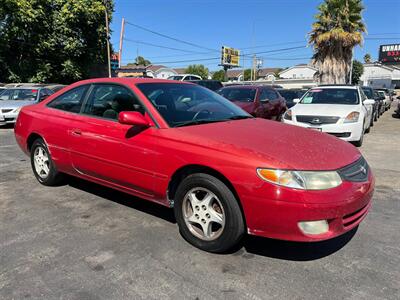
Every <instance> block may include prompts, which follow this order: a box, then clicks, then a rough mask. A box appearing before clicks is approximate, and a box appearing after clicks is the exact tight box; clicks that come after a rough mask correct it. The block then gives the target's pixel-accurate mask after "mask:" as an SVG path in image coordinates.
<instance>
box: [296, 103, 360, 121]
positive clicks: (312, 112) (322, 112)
mask: <svg viewBox="0 0 400 300" xmlns="http://www.w3.org/2000/svg"><path fill="white" fill-rule="evenodd" d="M291 110H292V113H293V114H294V115H308V116H337V117H342V118H345V117H346V116H347V115H348V114H349V113H351V112H352V111H358V112H359V111H360V105H346V104H301V103H298V104H296V105H295V106H293V107H292V108H291Z"/></svg>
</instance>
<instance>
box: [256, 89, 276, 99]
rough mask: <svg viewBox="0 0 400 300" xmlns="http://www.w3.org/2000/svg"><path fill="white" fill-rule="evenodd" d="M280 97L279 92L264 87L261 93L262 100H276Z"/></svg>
mask: <svg viewBox="0 0 400 300" xmlns="http://www.w3.org/2000/svg"><path fill="white" fill-rule="evenodd" d="M276 99H278V94H277V93H276V92H275V91H274V90H271V89H263V90H262V92H261V95H260V100H261V101H265V100H276Z"/></svg>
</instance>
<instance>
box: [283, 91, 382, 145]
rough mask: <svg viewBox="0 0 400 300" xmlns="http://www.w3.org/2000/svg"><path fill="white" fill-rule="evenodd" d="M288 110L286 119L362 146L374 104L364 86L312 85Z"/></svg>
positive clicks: (290, 122) (287, 121) (284, 117)
mask: <svg viewBox="0 0 400 300" xmlns="http://www.w3.org/2000/svg"><path fill="white" fill-rule="evenodd" d="M293 101H294V102H295V103H297V104H296V105H295V106H293V107H292V108H291V109H289V110H287V111H286V113H285V114H284V116H283V122H284V123H287V124H293V125H297V126H301V127H307V128H310V129H314V130H319V131H322V132H326V133H329V134H331V135H334V136H336V137H339V138H341V139H343V140H345V141H351V142H353V143H354V144H355V145H356V146H361V145H362V142H363V139H364V133H365V132H368V131H369V129H370V125H371V118H372V111H373V105H374V103H375V101H374V100H372V99H367V97H366V96H365V94H364V92H363V91H362V89H361V88H360V87H358V86H351V85H323V86H318V87H315V88H312V89H310V90H308V92H306V93H305V94H304V95H303V97H302V98H301V99H294V100H293Z"/></svg>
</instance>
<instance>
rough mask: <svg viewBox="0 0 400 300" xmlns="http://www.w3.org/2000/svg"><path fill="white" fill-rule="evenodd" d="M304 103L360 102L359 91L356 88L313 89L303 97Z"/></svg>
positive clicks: (350, 103) (353, 103) (302, 101)
mask: <svg viewBox="0 0 400 300" xmlns="http://www.w3.org/2000/svg"><path fill="white" fill-rule="evenodd" d="M301 103H302V104H349V105H355V104H358V103H359V100H358V91H357V90H356V89H341V88H332V89H318V88H316V89H311V90H309V91H308V92H307V93H305V95H304V96H303V98H301Z"/></svg>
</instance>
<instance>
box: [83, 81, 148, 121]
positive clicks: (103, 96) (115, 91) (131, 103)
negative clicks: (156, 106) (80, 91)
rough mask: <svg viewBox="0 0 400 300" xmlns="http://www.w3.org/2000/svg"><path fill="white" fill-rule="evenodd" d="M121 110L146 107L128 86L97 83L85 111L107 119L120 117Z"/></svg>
mask: <svg viewBox="0 0 400 300" xmlns="http://www.w3.org/2000/svg"><path fill="white" fill-rule="evenodd" d="M121 111H139V112H141V113H144V109H143V107H142V105H141V104H140V103H139V101H138V100H137V99H136V97H135V96H134V94H133V93H132V92H131V91H130V90H128V89H127V88H125V87H123V86H119V85H115V84H99V85H95V86H94V87H93V89H92V92H91V93H90V96H89V98H88V100H87V101H86V103H85V107H84V108H83V113H84V114H87V115H92V116H97V117H101V118H107V119H113V120H117V119H118V114H119V113H120V112H121Z"/></svg>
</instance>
